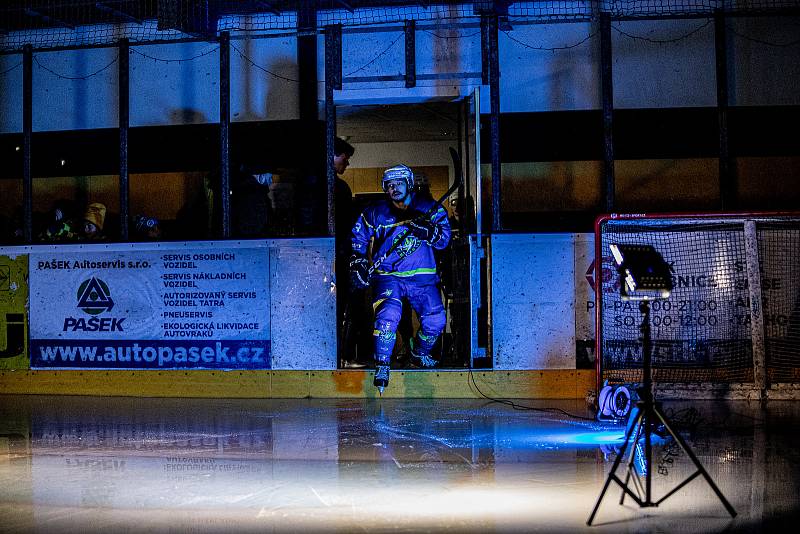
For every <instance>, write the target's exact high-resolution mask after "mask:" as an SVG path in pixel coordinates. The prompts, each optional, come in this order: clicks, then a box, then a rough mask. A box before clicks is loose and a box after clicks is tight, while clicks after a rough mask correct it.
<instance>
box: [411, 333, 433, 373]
mask: <svg viewBox="0 0 800 534" xmlns="http://www.w3.org/2000/svg"><path fill="white" fill-rule="evenodd" d="M409 345H410V346H411V363H412V365H414V367H418V368H422V369H430V368H431V367H436V366H437V365H438V364H439V362H438V361H437V360H434V359H433V358H431V357H430V355H429V354H417V352H416V351H415V350H414V340H413V339H411V340H409Z"/></svg>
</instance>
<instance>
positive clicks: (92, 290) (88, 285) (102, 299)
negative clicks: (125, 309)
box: [78, 276, 114, 315]
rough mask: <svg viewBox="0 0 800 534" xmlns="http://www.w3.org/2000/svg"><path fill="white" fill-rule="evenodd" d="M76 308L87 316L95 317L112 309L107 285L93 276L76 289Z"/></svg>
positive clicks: (112, 302) (112, 304) (112, 301)
mask: <svg viewBox="0 0 800 534" xmlns="http://www.w3.org/2000/svg"><path fill="white" fill-rule="evenodd" d="M78 308H80V309H81V310H83V311H84V312H85V313H88V314H89V315H97V314H100V313H103V312H104V311H111V310H112V308H114V300H113V299H112V298H111V291H110V290H109V289H108V285H107V284H106V283H105V282H103V281H102V280H100V279H99V278H95V277H94V276H93V277H91V278H90V279H88V280H84V282H83V283H82V284H81V285H80V287H78Z"/></svg>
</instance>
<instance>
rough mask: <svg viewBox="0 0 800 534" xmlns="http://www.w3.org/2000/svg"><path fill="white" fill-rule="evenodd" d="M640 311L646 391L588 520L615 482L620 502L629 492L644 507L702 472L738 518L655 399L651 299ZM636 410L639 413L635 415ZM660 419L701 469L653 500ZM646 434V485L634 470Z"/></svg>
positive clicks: (658, 501)
mask: <svg viewBox="0 0 800 534" xmlns="http://www.w3.org/2000/svg"><path fill="white" fill-rule="evenodd" d="M639 311H640V312H641V313H642V324H641V325H640V327H639V331H640V332H641V333H642V338H641V339H642V364H643V369H642V372H643V385H642V390H641V393H640V400H639V402H638V403H637V404H636V407H635V408H634V409H633V410H634V411H632V412H631V417H633V421H632V422H631V423H630V424H628V427H627V431H626V434H625V441H624V442H623V444H622V448H621V449H620V452H619V454H618V455H617V458H616V459H615V460H614V465H613V466H612V467H611V471H610V472H609V473H608V478H607V479H606V482H605V485H604V486H603V491H601V492H600V496H599V497H598V498H597V503H596V504H595V505H594V509H593V510H592V514H591V515H590V516H589V519H588V520H587V521H586V524H587V525H590V526H591V524H592V521H593V520H594V517H595V515H596V514H597V510H598V509H599V508H600V503H601V502H602V501H603V497H604V496H605V494H606V491H607V490H608V487H609V486H610V485H611V482H612V481H613V482H616V483H617V484H618V485H619V486H620V487H621V488H622V496H621V497H620V500H619V503H620V504H622V503H623V502H624V500H625V495H628V496H630V498H631V499H633V501H634V502H635V503H636V504H638V505H639V507H640V508H644V507H651V506H658V505H659V504H661V503H662V502H664V501H665V500H667V499H668V498H669V497H670V496H671V495H673V494H674V493H675V492H677V491H678V490H679V489H681V488H682V487H684V486H685V485H686V484H688V483H689V482H691V481H692V480H694V479H695V478H696V477H697V476H698V475H700V476H702V477H703V478H704V479H705V480H706V482H707V483H708V485H709V486H711V489H712V490H714V493H715V494H716V495H717V497H718V498H719V500H720V501H721V502H722V505H723V506H724V507H725V509H726V510H727V511H728V513H729V514H730V515H731V517H736V510H734V509H733V506H731V504H730V503H729V502H728V501H727V499H725V496H724V495H722V492H721V491H720V490H719V488H718V487H717V485H716V484H714V481H713V480H712V479H711V477H710V476H709V474H708V473H707V472H706V470H705V469H704V468H703V466H702V465H701V464H700V461H699V460H698V459H697V456H695V454H694V452H692V449H691V448H689V445H688V444H687V443H686V442H685V441H684V440H683V438H682V437H681V436H680V434H678V433H676V432H675V431H673V430H672V427H671V426H670V424H669V421H667V418H666V417H665V416H664V414H662V413H661V411H660V410H659V408H658V406H656V404H655V402H654V401H653V381H652V377H651V362H650V359H651V353H652V349H653V345H652V340H651V339H650V302H649V301H648V300H642V301H641V302H639ZM634 413H635V415H633V414H634ZM658 421H660V422H661V424H663V425H664V428H665V429H666V431H667V432H668V433H669V435H670V436H672V438H673V439H674V440H675V441H676V442H677V443H678V445H680V447H681V449H683V452H685V453H686V455H687V456H688V457H689V458H690V459H691V460H692V463H694V465H695V467H696V468H697V471H695V472H694V473H693V474H692V475H691V476H689V478H687V479H686V480H684V481H683V482H681V483H680V484H678V485H677V486H675V487H674V488H673V489H671V490H670V491H669V492H667V493H666V494H665V495H664V496H663V497H661V498H660V499H659V500H657V501H653V494H652V470H651V465H652V456H653V444H652V432H653V428H654V427H655V426H656V425H657V424H658ZM642 435H644V462H645V465H644V468H645V473H644V479H645V480H644V487H642V481H641V480H640V479H639V477H638V476H637V475H636V474H635V472H634V469H635V467H634V460H635V457H636V447H637V445H638V443H639V439H640V436H642ZM631 443H632V444H633V446H632V447H631V452H630V459H629V461H628V468H627V473H626V475H625V481H622V480H621V479H620V478H619V477H618V476H617V473H616V472H617V468H618V467H619V465H620V463H622V460H623V458H624V457H625V454H626V452H627V450H628V446H629V445H631ZM631 481H633V484H632V485H633V486H635V489H636V491H635V492H634V491H633V490H631V488H630V487H629V486H628V484H629V483H630V482H631Z"/></svg>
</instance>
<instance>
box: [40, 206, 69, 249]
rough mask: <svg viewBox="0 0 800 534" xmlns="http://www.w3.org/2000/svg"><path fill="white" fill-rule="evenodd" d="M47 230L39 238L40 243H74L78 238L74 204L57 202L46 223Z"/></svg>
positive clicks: (48, 214)
mask: <svg viewBox="0 0 800 534" xmlns="http://www.w3.org/2000/svg"><path fill="white" fill-rule="evenodd" d="M44 224H45V228H44V229H43V230H42V231H41V232H39V235H38V236H37V237H38V239H39V241H52V242H58V241H73V240H75V239H76V238H77V237H78V228H77V227H76V226H77V225H76V224H75V207H74V203H72V202H70V201H68V200H64V199H61V200H57V201H56V202H55V203H54V204H53V207H52V208H51V209H50V211H49V212H48V213H47V218H46V220H45V222H44Z"/></svg>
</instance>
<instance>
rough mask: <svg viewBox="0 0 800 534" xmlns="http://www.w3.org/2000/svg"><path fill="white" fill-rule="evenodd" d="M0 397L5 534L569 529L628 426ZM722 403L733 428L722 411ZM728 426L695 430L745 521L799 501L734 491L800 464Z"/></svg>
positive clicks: (256, 403) (390, 405) (666, 461)
mask: <svg viewBox="0 0 800 534" xmlns="http://www.w3.org/2000/svg"><path fill="white" fill-rule="evenodd" d="M3 401H4V402H3V403H2V404H0V425H2V426H3V428H2V432H0V460H3V461H0V504H2V503H5V504H3V505H2V506H3V508H2V509H3V510H4V515H5V516H8V518H9V522H8V523H7V525H6V528H5V530H11V531H13V530H15V529H17V530H21V531H27V530H31V529H34V528H35V529H39V530H44V531H54V532H55V531H59V532H60V531H62V530H64V529H66V530H85V529H86V528H89V530H92V529H93V527H95V526H96V525H99V524H102V525H106V526H109V527H121V528H127V529H130V528H135V529H140V528H141V529H145V528H149V529H153V530H169V529H170V528H172V527H173V526H176V525H177V526H178V528H179V530H185V529H187V528H188V529H197V530H201V531H209V532H211V531H214V532H218V531H220V530H223V531H224V530H239V529H242V528H244V529H247V530H262V529H263V528H272V529H277V530H284V529H285V530H300V529H306V530H350V529H352V528H365V526H364V525H365V524H366V523H365V522H367V521H369V522H370V523H369V525H370V528H371V529H375V530H384V529H385V530H396V529H397V528H398V527H402V528H403V529H406V530H409V531H413V530H419V529H438V528H443V529H444V528H447V529H453V528H456V527H458V528H459V529H460V530H465V529H466V530H484V529H486V528H488V529H490V530H509V529H510V530H526V529H528V527H529V526H530V525H532V524H537V525H550V527H552V528H548V529H546V530H560V529H563V530H565V531H573V530H575V529H578V528H581V527H582V526H583V522H584V521H585V519H586V516H587V515H588V512H589V510H590V507H591V505H592V504H593V503H594V499H595V498H596V496H597V494H598V493H599V490H600V487H601V485H602V483H603V481H604V479H605V473H606V470H607V469H608V467H609V463H610V461H612V460H613V459H614V458H615V456H616V454H617V453H618V451H619V447H620V445H621V444H622V441H623V438H624V435H623V433H624V430H625V429H624V426H623V425H622V424H619V425H616V424H610V423H608V422H605V423H599V422H596V421H593V420H591V418H590V416H591V413H590V412H588V410H586V408H585V407H584V406H583V405H582V403H579V402H574V403H571V404H570V403H565V404H562V405H561V408H563V409H565V410H566V411H568V412H572V413H575V414H576V415H578V416H580V417H584V418H585V419H579V418H570V417H568V416H566V415H564V414H563V413H555V412H544V411H537V412H532V411H519V410H513V409H511V408H508V407H505V406H498V405H496V404H486V403H483V402H479V401H472V400H460V401H459V400H447V401H444V400H390V399H384V400H360V399H359V400H237V401H228V400H193V399H96V398H76V397H61V398H57V397H4V398H3ZM551 404H554V403H551ZM715 406H716V407H715V408H714V410H719V408H720V406H721V407H722V412H723V413H724V414H726V419H724V420H725V421H726V422H728V423H729V422H730V420H731V419H730V416H731V412H730V411H727V408H726V405H715ZM714 410H710V411H709V414H710V415H709V416H708V417H707V419H712V418H713V417H712V416H713V415H714V414H715V413H717V412H715V411H714ZM773 413H774V414H778V413H779V412H777V411H775V412H773ZM756 414H757V412H756ZM782 417H788V418H789V420H791V421H795V420H797V413H795V412H792V413H791V414H789V415H788V416H786V415H782ZM736 421H737V424H738V427H737V428H738V429H739V430H737V431H736V432H732V427H731V426H730V425H729V424H728V425H727V426H725V427H723V428H724V429H725V430H727V431H720V429H719V428H720V427H714V426H713V425H708V427H707V428H705V427H702V426H700V427H698V428H697V429H696V430H697V432H695V433H693V434H692V435H691V436H687V438H688V439H690V441H692V443H693V444H694V446H695V449H696V452H697V453H698V454H699V456H700V457H701V461H703V463H704V464H705V466H706V468H707V469H708V470H709V472H710V474H711V476H712V477H713V478H714V479H715V480H716V482H717V483H718V484H719V485H720V486H721V489H722V491H723V492H725V494H726V496H728V497H729V499H730V500H731V501H732V503H733V504H734V506H735V507H736V508H737V509H738V510H740V511H742V510H744V511H745V512H743V514H744V517H747V512H746V511H747V510H750V509H752V510H762V511H763V510H767V511H768V510H770V509H771V508H770V507H774V506H782V505H781V504H780V503H782V502H784V503H785V501H782V500H781V499H782V496H784V495H785V496H787V498H788V497H791V498H792V499H794V495H795V494H796V492H794V488H793V486H792V484H788V485H787V484H785V483H784V484H783V485H778V487H777V488H773V489H771V490H767V491H762V492H761V493H758V492H751V491H750V490H747V491H744V490H743V489H742V488H745V489H746V488H749V487H751V486H752V484H753V483H756V482H758V481H759V480H761V481H762V482H761V483H760V484H761V486H763V485H764V482H763V481H765V480H769V477H768V476H767V471H765V470H768V469H769V467H765V466H769V465H773V463H774V462H776V461H779V462H783V463H781V464H780V465H783V466H784V469H785V468H786V466H788V467H789V469H794V470H795V472H796V470H797V466H798V464H800V461H798V458H797V455H796V454H794V453H791V454H790V452H791V451H793V450H794V449H792V448H786V451H787V453H786V455H785V456H783V457H780V458H777V457H776V458H771V459H770V462H771V463H770V462H762V463H761V464H759V466H756V465H754V464H753V462H755V459H756V458H761V459H763V458H764V457H765V455H769V454H773V455H774V454H777V453H776V452H775V451H780V450H782V449H781V448H780V446H781V442H775V443H768V442H769V440H772V439H783V438H782V435H781V434H776V433H775V432H771V433H770V434H764V433H763V428H764V427H763V425H762V424H760V423H757V421H758V418H757V417H751V418H747V417H737V419H736ZM789 428H791V427H789ZM759 433H760V434H759ZM787 436H788V435H787ZM754 438H758V439H755V440H754ZM786 439H787V440H788V437H787V438H786ZM655 443H656V445H655V447H654V460H653V461H654V465H653V469H654V483H655V484H656V486H658V487H670V485H671V483H672V481H673V480H675V479H679V478H681V477H683V476H685V474H686V470H687V469H689V467H690V466H689V465H688V462H687V460H686V458H684V457H683V455H682V454H681V452H680V451H679V450H678V449H677V448H674V447H670V445H669V443H662V442H659V441H658V440H657V439H656V440H655ZM754 443H760V445H759V447H758V453H757V454H756V453H755V450H754ZM731 451H737V454H736V455H731ZM770 451H772V452H770ZM640 456H641V455H640ZM775 465H778V464H775ZM635 468H636V470H637V473H639V474H641V473H642V471H641V469H640V466H639V465H638V464H637V465H635ZM759 469H760V470H761V471H759ZM656 471H657V472H656ZM778 480H783V481H786V480H787V479H786V478H785V477H783V478H779V479H778ZM789 480H791V479H789ZM706 492H707V489H706V488H704V487H703V486H702V485H697V487H696V488H695V487H694V486H691V485H690V486H689V487H687V489H686V490H682V492H681V495H682V496H681V497H680V498H679V497H678V495H676V496H674V497H672V498H671V499H670V501H671V503H670V504H671V505H672V502H675V503H676V504H675V505H672V506H674V508H673V510H678V511H679V512H680V513H681V514H684V516H685V514H687V513H690V514H705V517H707V518H709V517H710V518H724V517H725V512H724V510H719V509H718V503H717V501H716V499H715V498H714V497H713V495H706ZM753 499H757V500H758V501H759V502H758V503H755V504H754V501H753ZM790 502H794V500H792V501H790ZM792 506H794V505H792ZM791 509H793V508H791ZM77 511H80V512H81V513H76V512H77ZM5 512H8V513H5ZM763 513H768V512H759V514H761V515H763ZM602 514H606V515H607V516H614V517H616V518H617V519H620V518H621V517H625V514H630V510H626V509H625V508H621V509H619V510H615V509H614V508H613V507H610V506H609V507H608V510H606V509H604V510H603V512H602ZM602 514H601V515H602ZM715 514H717V515H715ZM600 521H603V518H602V517H601V518H600ZM617 525H618V524H617ZM637 525H638V527H642V525H641V524H637ZM281 526H283V527H281ZM701 527H702V528H701ZM631 528H633V529H634V530H636V528H635V527H634V526H631ZM708 528H717V526H716V524H713V525H712V524H710V523H709V522H708V520H706V522H700V523H698V524H697V529H696V530H697V531H701V530H707V529H708ZM626 529H627V527H622V530H626Z"/></svg>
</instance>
